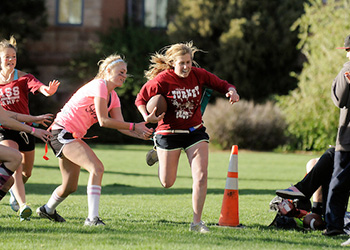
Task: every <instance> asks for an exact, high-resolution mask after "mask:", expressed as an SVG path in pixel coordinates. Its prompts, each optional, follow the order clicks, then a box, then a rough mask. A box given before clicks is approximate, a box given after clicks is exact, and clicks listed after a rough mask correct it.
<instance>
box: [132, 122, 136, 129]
mask: <svg viewBox="0 0 350 250" xmlns="http://www.w3.org/2000/svg"><path fill="white" fill-rule="evenodd" d="M132 131H135V123H133V125H132Z"/></svg>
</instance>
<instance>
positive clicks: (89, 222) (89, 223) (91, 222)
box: [84, 216, 106, 226]
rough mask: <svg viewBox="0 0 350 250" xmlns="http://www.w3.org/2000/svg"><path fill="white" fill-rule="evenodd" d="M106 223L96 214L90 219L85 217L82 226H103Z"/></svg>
mask: <svg viewBox="0 0 350 250" xmlns="http://www.w3.org/2000/svg"><path fill="white" fill-rule="evenodd" d="M105 225H106V224H105V223H104V222H103V221H102V220H101V219H100V217H98V216H96V217H95V218H93V219H92V220H90V219H89V218H86V220H85V223H84V226H105Z"/></svg>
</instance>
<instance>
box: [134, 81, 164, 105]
mask: <svg viewBox="0 0 350 250" xmlns="http://www.w3.org/2000/svg"><path fill="white" fill-rule="evenodd" d="M158 92H159V85H158V81H157V80H156V79H152V80H149V81H148V82H146V83H145V84H144V85H143V86H142V88H141V90H140V92H139V93H138V94H137V96H136V100H135V105H136V107H138V106H140V105H146V104H147V102H148V101H149V99H151V97H152V96H154V95H156V94H157V93H158Z"/></svg>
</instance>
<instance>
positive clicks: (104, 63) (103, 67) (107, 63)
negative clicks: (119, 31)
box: [95, 54, 126, 79]
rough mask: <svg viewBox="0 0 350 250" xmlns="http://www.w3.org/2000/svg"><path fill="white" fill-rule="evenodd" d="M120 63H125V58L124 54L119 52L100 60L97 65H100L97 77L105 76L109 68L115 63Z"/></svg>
mask: <svg viewBox="0 0 350 250" xmlns="http://www.w3.org/2000/svg"><path fill="white" fill-rule="evenodd" d="M119 63H125V64H126V62H125V60H124V58H122V56H120V55H117V54H112V55H110V56H108V57H107V58H106V59H103V60H100V61H98V63H97V65H99V68H98V72H97V75H96V76H95V79H97V78H104V76H105V74H106V72H107V69H108V68H111V67H113V66H114V65H117V64H119Z"/></svg>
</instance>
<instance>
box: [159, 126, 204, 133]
mask: <svg viewBox="0 0 350 250" xmlns="http://www.w3.org/2000/svg"><path fill="white" fill-rule="evenodd" d="M202 126H203V124H202V123H201V124H199V125H197V126H194V127H191V128H189V129H169V130H159V131H157V132H156V133H155V134H156V135H158V134H162V135H164V134H189V133H191V132H193V131H195V130H196V129H199V128H201V127H202Z"/></svg>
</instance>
